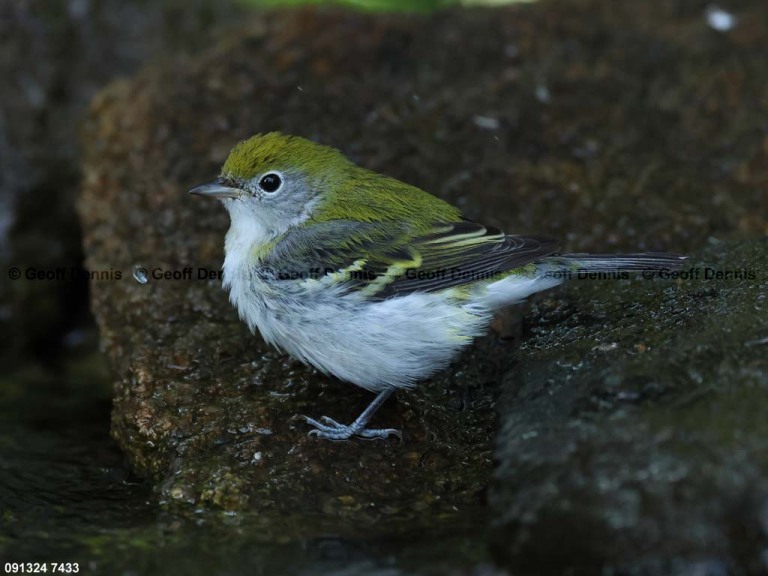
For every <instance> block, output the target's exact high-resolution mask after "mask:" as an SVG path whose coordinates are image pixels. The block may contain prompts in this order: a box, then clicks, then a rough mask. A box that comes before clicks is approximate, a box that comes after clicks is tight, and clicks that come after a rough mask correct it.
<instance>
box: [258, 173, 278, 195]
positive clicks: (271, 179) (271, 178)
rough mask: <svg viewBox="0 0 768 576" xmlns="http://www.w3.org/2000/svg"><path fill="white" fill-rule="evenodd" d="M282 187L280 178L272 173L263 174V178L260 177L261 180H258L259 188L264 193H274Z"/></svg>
mask: <svg viewBox="0 0 768 576" xmlns="http://www.w3.org/2000/svg"><path fill="white" fill-rule="evenodd" d="M282 185H283V180H282V178H280V175H279V174H275V173H274V172H270V173H269V174H264V176H262V177H261V180H259V188H261V189H262V190H264V192H276V191H277V190H278V189H279V188H280V186H282Z"/></svg>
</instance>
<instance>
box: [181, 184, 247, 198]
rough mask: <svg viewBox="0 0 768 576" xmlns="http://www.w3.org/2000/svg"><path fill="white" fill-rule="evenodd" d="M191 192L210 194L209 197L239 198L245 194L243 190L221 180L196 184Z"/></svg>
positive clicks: (202, 194) (201, 194)
mask: <svg viewBox="0 0 768 576" xmlns="http://www.w3.org/2000/svg"><path fill="white" fill-rule="evenodd" d="M189 193H190V194H197V195H199V196H208V197H209V198H238V197H239V196H241V195H242V194H243V190H241V189H240V188H233V187H232V186H227V185H226V184H223V183H222V182H221V181H220V180H217V181H216V182H211V183H209V184H202V185H200V186H195V187H194V188H192V190H190V191H189Z"/></svg>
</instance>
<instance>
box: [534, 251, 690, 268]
mask: <svg viewBox="0 0 768 576" xmlns="http://www.w3.org/2000/svg"><path fill="white" fill-rule="evenodd" d="M547 260H550V259H549V258H548V259H547ZM551 260H552V261H554V262H558V263H562V264H563V265H564V267H565V268H566V269H567V270H569V271H571V272H631V271H654V270H655V271H667V270H669V271H672V270H678V269H679V268H681V267H682V266H683V265H684V264H685V261H686V260H687V257H686V256H681V255H680V254H670V253H668V252H641V253H638V254H558V255H557V256H552V257H551Z"/></svg>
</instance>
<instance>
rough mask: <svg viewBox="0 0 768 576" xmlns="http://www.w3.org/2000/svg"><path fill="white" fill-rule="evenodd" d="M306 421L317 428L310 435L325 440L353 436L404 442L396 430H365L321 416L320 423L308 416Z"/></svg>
mask: <svg viewBox="0 0 768 576" xmlns="http://www.w3.org/2000/svg"><path fill="white" fill-rule="evenodd" d="M304 419H305V420H306V421H307V424H309V425H310V426H314V427H315V429H314V430H310V431H309V434H308V435H309V436H317V437H318V438H323V439H325V440H349V439H350V438H352V436H359V437H360V438H369V439H376V438H381V439H384V438H389V437H390V436H397V438H398V439H399V440H400V441H401V442H402V440H403V434H402V432H400V430H395V429H394V428H379V429H377V428H365V427H364V426H363V425H361V424H356V423H353V424H350V425H346V424H341V423H339V422H336V420H334V419H333V418H329V417H328V416H321V417H320V421H318V420H315V419H314V418H309V417H308V416H304Z"/></svg>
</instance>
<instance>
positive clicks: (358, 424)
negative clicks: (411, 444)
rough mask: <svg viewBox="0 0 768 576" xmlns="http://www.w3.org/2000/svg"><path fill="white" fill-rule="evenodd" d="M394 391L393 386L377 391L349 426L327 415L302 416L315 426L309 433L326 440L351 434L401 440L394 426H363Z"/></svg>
mask: <svg viewBox="0 0 768 576" xmlns="http://www.w3.org/2000/svg"><path fill="white" fill-rule="evenodd" d="M394 391H395V389H394V388H388V389H386V390H384V391H382V392H379V395H378V396H376V398H374V399H373V402H371V403H370V404H369V405H368V407H367V408H366V409H365V410H363V413H362V414H360V416H358V417H357V420H355V421H354V422H352V424H350V425H349V426H347V425H345V424H340V423H338V422H336V420H333V419H332V418H328V416H321V417H320V421H317V420H315V419H313V418H307V417H306V416H305V417H304V418H305V420H306V421H307V424H310V425H312V426H314V427H315V429H314V430H312V431H310V433H309V435H310V436H313V435H314V436H317V437H318V438H325V439H326V440H348V439H349V438H351V437H352V436H360V437H361V438H387V437H389V436H397V437H398V438H400V440H402V439H403V435H402V434H401V433H400V431H399V430H395V429H394V428H382V429H371V428H366V427H365V425H366V424H368V420H370V419H371V416H373V414H374V412H376V410H378V409H379V407H380V406H381V405H382V404H384V402H386V401H387V398H389V397H390V396H391V395H392V393H393V392H394Z"/></svg>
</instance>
